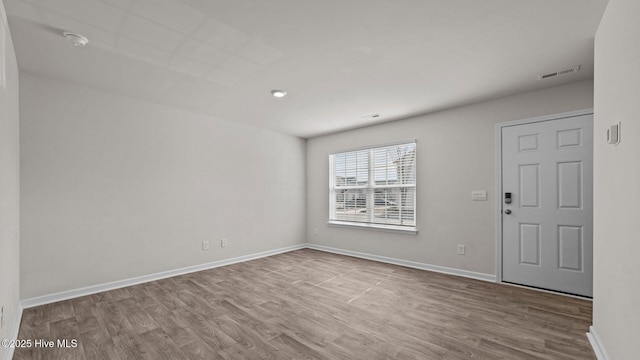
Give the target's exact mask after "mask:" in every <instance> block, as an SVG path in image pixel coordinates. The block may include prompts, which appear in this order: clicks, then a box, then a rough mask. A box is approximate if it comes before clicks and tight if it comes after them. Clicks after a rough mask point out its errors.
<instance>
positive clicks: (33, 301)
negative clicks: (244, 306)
mask: <svg viewBox="0 0 640 360" xmlns="http://www.w3.org/2000/svg"><path fill="white" fill-rule="evenodd" d="M306 246H307V245H306V244H299V245H292V246H287V247H284V248H280V249H275V250H268V251H264V252H260V253H255V254H249V255H243V256H238V257H234V258H230V259H224V260H218V261H213V262H210V263H205V264H200V265H194V266H187V267H184V268H180V269H175V270H169V271H163V272H159V273H155V274H149V275H143V276H138V277H135V278H130V279H124V280H118V281H113V282H108V283H104V284H98V285H92V286H87V287H83V288H79V289H73V290H67V291H62V292H59V293H54V294H48V295H43V296H37V297H33V298H29V299H24V300H22V302H21V305H22V308H24V309H28V308H32V307H35V306H40V305H46V304H51V303H54V302H58V301H62V300H69V299H74V298H78V297H81V296H86V295H91V294H96V293H99V292H103V291H109V290H114V289H119V288H123V287H127V286H131V285H137V284H142V283H145V282H149V281H156V280H160V279H166V278H169V277H173V276H178V275H184V274H189V273H192V272H196V271H202V270H208V269H213V268H217V267H220V266H225V265H231V264H235V263H239V262H243V261H249V260H255V259H259V258H263V257H267V256H272V255H276V254H281V253H285V252H289V251H293V250H298V249H304V248H305V247H306Z"/></svg>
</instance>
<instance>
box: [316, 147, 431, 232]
mask: <svg viewBox="0 0 640 360" xmlns="http://www.w3.org/2000/svg"><path fill="white" fill-rule="evenodd" d="M402 145H413V147H414V148H413V151H414V154H413V165H412V166H413V170H412V174H413V177H414V181H413V183H411V184H389V183H387V184H380V185H378V184H376V176H375V171H376V167H375V163H374V162H375V160H374V156H373V155H374V152H375V151H376V150H380V149H384V148H389V147H393V146H402ZM417 145H418V144H417V141H416V139H408V140H403V141H396V142H391V143H384V144H377V145H369V146H363V147H359V148H352V149H348V150H341V151H336V152H332V153H330V154H329V214H328V217H329V220H328V221H327V224H328V225H330V226H338V227H351V228H360V229H368V230H378V231H391V232H399V233H404V234H417V232H418V227H417V225H418V224H417V211H416V210H417V187H418V186H417V152H418V150H417V149H418V146H417ZM364 151H367V152H368V161H367V162H368V164H367V183H366V185H363V184H358V182H357V180H356V184H354V185H346V186H337V185H336V178H337V175H336V171H335V157H336V155H342V154H348V153H355V152H364ZM356 161H357V160H356ZM387 180H388V178H387ZM393 188H405V189H407V188H409V189H413V206H412V210H413V219H414V223H413V225H398V224H389V223H377V222H374V221H372V219H373V218H374V217H375V212H374V207H375V201H376V194H377V193H376V189H378V190H379V189H393ZM356 189H357V190H363V191H364V193H365V196H366V199H367V200H366V207H367V211H366V214H367V216H368V218H369V221H366V222H365V221H348V220H338V219H336V217H337V216H336V214H335V210H336V197H337V191H339V190H356ZM378 194H379V193H378ZM356 201H357V200H356ZM385 201H386V200H385ZM401 206H402V205H401ZM401 209H402V207H401V208H400V209H399V210H398V212H399V213H400V212H401V211H402V210H401Z"/></svg>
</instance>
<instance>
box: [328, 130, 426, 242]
mask: <svg viewBox="0 0 640 360" xmlns="http://www.w3.org/2000/svg"><path fill="white" fill-rule="evenodd" d="M329 174H330V175H329V190H330V191H329V222H330V223H334V224H345V225H361V226H369V227H378V228H388V229H398V230H413V231H415V229H416V143H415V141H413V142H406V143H401V144H391V145H383V146H377V147H371V148H366V149H358V150H353V151H347V152H339V153H334V154H331V155H329Z"/></svg>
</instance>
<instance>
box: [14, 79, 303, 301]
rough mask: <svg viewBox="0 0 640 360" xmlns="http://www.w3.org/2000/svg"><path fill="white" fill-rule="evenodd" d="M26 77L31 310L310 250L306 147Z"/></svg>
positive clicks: (25, 227) (24, 287)
mask: <svg viewBox="0 0 640 360" xmlns="http://www.w3.org/2000/svg"><path fill="white" fill-rule="evenodd" d="M20 76H21V77H20V81H21V83H20V96H21V97H20V110H21V118H20V123H21V127H20V130H21V166H22V189H21V201H22V203H21V204H22V214H21V216H22V225H21V228H22V240H21V241H22V253H21V261H22V263H21V270H22V278H21V291H22V297H23V298H31V297H35V296H40V295H45V294H51V293H56V292H60V291H65V290H71V289H77V288H80V287H85V286H90V285H97V284H102V283H105V282H110V281H115V280H122V279H127V278H131V277H136V276H141V275H146V274H153V273H157V272H161V271H166V270H172V269H177V268H181V267H185V266H190V265H196V264H201V263H206V262H211V261H215V260H221V259H225V258H231V257H236V256H241V255H246V254H252V253H257V252H262V251H266V250H272V249H277V248H282V247H286V246H290V245H294V244H300V243H304V241H305V239H304V236H305V233H304V229H305V216H304V213H305V181H304V176H305V168H304V161H305V141H304V140H301V139H298V138H295V137H291V136H287V135H282V134H278V133H275V132H271V131H266V130H261V129H258V128H255V127H251V126H246V125H240V124H238V123H234V122H229V121H223V120H218V119H214V118H210V117H206V116H201V115H196V114H193V113H189V112H186V111H182V110H178V109H175V108H171V107H167V106H161V105H157V104H153V103H149V102H144V101H140V100H136V99H133V98H129V97H124V96H120V95H115V94H111V93H108V92H104V91H100V90H97V89H92V88H87V87H81V86H78V85H74V84H70V83H65V82H61V81H58V80H53V79H49V78H44V77H41V76H37V75H33V74H27V73H21V74H20ZM222 238H227V239H228V240H229V246H228V247H226V248H221V247H220V240H221V239H222ZM203 240H210V241H211V248H210V250H208V251H202V250H201V244H202V241H203Z"/></svg>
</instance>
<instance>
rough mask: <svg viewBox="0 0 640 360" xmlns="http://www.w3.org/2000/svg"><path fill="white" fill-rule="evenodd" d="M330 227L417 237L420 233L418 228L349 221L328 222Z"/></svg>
mask: <svg viewBox="0 0 640 360" xmlns="http://www.w3.org/2000/svg"><path fill="white" fill-rule="evenodd" d="M327 224H328V225H329V226H336V227H347V228H352V229H364V230H376V231H388V232H394V233H399V234H408V235H416V234H417V233H418V228H416V227H407V226H394V225H378V224H364V223H357V222H348V221H335V220H329V221H328V222H327Z"/></svg>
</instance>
